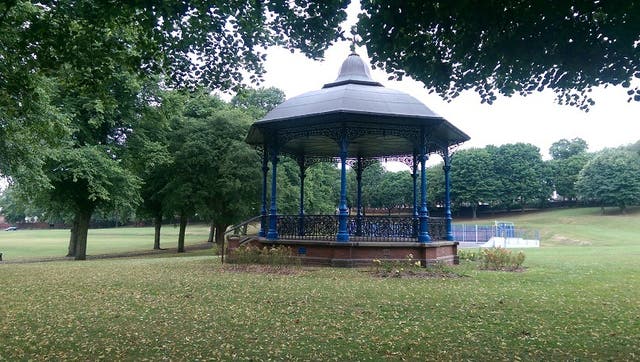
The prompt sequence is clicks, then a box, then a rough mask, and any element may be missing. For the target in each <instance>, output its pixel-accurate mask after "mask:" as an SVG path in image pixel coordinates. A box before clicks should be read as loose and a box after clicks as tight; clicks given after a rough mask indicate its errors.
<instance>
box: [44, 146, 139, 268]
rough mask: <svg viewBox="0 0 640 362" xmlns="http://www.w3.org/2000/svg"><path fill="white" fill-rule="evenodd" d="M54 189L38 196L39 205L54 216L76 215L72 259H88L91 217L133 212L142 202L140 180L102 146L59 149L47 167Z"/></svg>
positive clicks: (71, 251) (72, 234)
mask: <svg viewBox="0 0 640 362" xmlns="http://www.w3.org/2000/svg"><path fill="white" fill-rule="evenodd" d="M45 170H46V174H47V178H48V179H49V183H50V185H51V188H47V189H45V190H41V191H40V192H39V193H38V194H37V195H35V200H34V201H35V204H36V205H39V206H41V207H43V208H44V209H45V210H47V211H49V212H51V213H69V214H71V215H73V224H72V228H71V238H70V240H69V253H68V256H74V257H75V259H76V260H84V259H86V251H87V231H88V230H89V221H90V220H91V215H92V214H93V212H94V211H96V210H97V209H98V208H100V209H102V210H125V209H132V208H133V207H135V205H136V204H137V203H138V202H139V195H138V187H139V179H138V178H137V177H135V176H134V175H133V174H131V173H130V172H129V171H128V170H126V169H125V168H123V167H122V164H121V162H120V161H119V160H117V159H114V158H113V155H112V153H111V152H109V148H108V147H106V146H101V145H88V146H83V147H70V148H65V149H60V150H56V151H55V152H53V153H52V154H51V155H50V157H49V158H48V159H47V163H46V164H45Z"/></svg>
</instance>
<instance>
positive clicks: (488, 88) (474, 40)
mask: <svg viewBox="0 0 640 362" xmlns="http://www.w3.org/2000/svg"><path fill="white" fill-rule="evenodd" d="M361 6H362V9H363V10H364V12H363V13H362V14H361V15H360V16H359V21H358V24H357V31H358V34H359V35H360V36H361V37H362V43H363V44H364V45H366V47H367V52H368V54H369V56H370V57H371V62H372V64H373V65H375V66H376V67H379V68H382V69H384V70H385V71H386V72H387V73H392V74H393V75H392V78H395V79H402V77H403V76H405V75H407V76H411V77H412V78H413V79H416V80H419V81H422V82H424V84H425V85H426V87H427V88H429V89H430V90H432V91H436V92H438V93H439V94H440V95H441V96H443V97H445V98H446V99H451V98H454V97H457V96H458V95H459V94H460V93H461V92H463V91H465V90H469V89H473V90H474V91H476V92H477V93H478V94H479V95H480V97H481V98H482V102H488V103H490V104H491V103H492V102H493V101H495V100H496V95H497V94H503V95H506V96H511V95H513V94H520V95H527V94H531V93H532V92H534V91H542V90H544V89H551V90H553V91H554V92H556V94H557V98H556V99H557V101H558V102H559V103H561V104H568V105H572V106H577V107H580V108H581V109H584V110H588V108H589V106H590V105H592V104H594V101H593V100H592V99H591V98H590V96H589V91H590V90H591V89H592V88H593V87H596V86H599V85H605V86H606V85H622V86H623V87H625V88H630V89H629V90H628V95H629V100H631V99H633V100H635V101H640V88H638V87H637V85H636V86H635V87H634V86H632V85H631V84H632V83H633V81H634V80H635V81H637V80H638V79H639V78H640V60H639V59H638V57H637V41H638V38H639V36H640V31H639V30H638V29H637V27H635V24H637V23H639V22H640V15H639V14H640V7H639V5H638V4H637V3H634V2H626V3H624V4H618V3H613V2H602V1H585V2H581V3H576V2H574V1H555V2H553V4H550V3H549V2H537V3H530V2H519V3H508V4H507V3H504V2H491V3H487V2H473V3H470V2H466V1H461V2H451V1H441V0H432V1H419V2H403V3H400V2H390V1H386V0H374V1H363V2H362V3H361Z"/></svg>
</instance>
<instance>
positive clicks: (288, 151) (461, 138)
mask: <svg viewBox="0 0 640 362" xmlns="http://www.w3.org/2000/svg"><path fill="white" fill-rule="evenodd" d="M467 140H469V136H467V135H466V134H465V133H464V132H462V131H461V130H459V129H458V128H456V127H455V126H453V125H452V124H451V123H449V122H448V121H447V120H445V119H444V118H442V117H441V116H439V115H437V114H435V113H434V112H433V111H431V110H430V109H429V108H428V107H427V106H425V105H424V104H423V103H421V102H420V101H418V100H417V99H415V98H414V97H412V96H410V95H408V94H405V93H403V92H399V91H396V90H393V89H389V88H385V87H384V86H382V84H380V83H379V82H376V81H375V80H373V79H372V78H371V75H370V72H369V68H368V66H367V65H366V64H365V63H364V62H363V61H362V59H361V58H360V56H358V54H356V53H352V54H350V55H349V56H348V57H347V59H346V60H345V61H344V63H343V64H342V67H341V69H340V73H339V75H338V78H337V79H336V80H335V81H333V82H331V83H327V84H325V85H324V86H323V87H322V89H320V90H317V91H311V92H308V93H304V94H302V95H300V96H297V97H293V98H291V99H289V100H287V101H285V102H283V103H282V104H280V105H279V106H278V107H276V108H274V109H273V110H272V111H271V112H269V113H268V114H267V115H266V116H265V117H264V118H263V119H260V120H258V121H256V122H255V123H254V124H253V125H252V126H251V128H250V130H249V134H248V136H247V138H246V142H247V143H249V144H251V145H253V146H254V147H256V148H258V149H259V150H260V151H261V152H262V207H261V226H260V233H259V236H258V237H257V238H256V239H255V240H253V243H257V244H259V245H263V246H271V245H286V246H290V247H291V249H292V251H293V253H294V254H295V256H297V257H299V258H301V259H302V261H303V262H305V263H316V264H318V263H319V264H330V265H340V266H354V265H361V264H366V263H370V262H371V260H373V259H404V258H406V257H407V255H409V254H411V255H412V256H413V257H414V259H417V260H420V261H421V262H422V263H423V264H426V263H431V262H436V261H441V262H446V263H454V262H455V261H456V258H457V257H456V253H457V243H456V242H455V241H454V240H453V234H452V231H451V222H452V219H451V210H450V198H449V190H450V178H449V171H450V160H451V157H450V150H451V149H452V147H454V146H456V145H458V144H460V143H462V142H465V141H467ZM432 154H438V155H440V156H441V157H442V159H443V161H444V171H445V205H444V209H445V212H444V217H443V218H434V217H430V216H429V210H428V208H427V182H428V180H427V175H426V165H425V163H426V161H427V159H428V158H429V156H430V155H432ZM281 156H287V157H291V158H293V159H294V160H296V161H297V163H298V166H299V180H300V196H299V198H300V200H299V205H300V207H299V213H298V214H297V215H280V214H278V205H277V195H276V192H277V188H276V179H277V178H276V175H277V170H278V161H279V157H281ZM380 159H386V160H397V161H401V162H403V163H405V164H407V165H408V166H409V167H410V168H411V171H412V177H413V195H414V197H413V213H412V215H406V216H378V215H363V207H362V187H361V180H362V171H363V170H364V169H365V168H366V167H367V166H368V165H369V164H371V163H372V161H374V160H380ZM326 161H329V162H336V163H339V165H340V180H336V182H340V199H339V200H336V203H337V205H338V211H337V215H307V214H305V210H304V180H305V171H306V169H307V168H308V167H309V166H310V165H312V164H314V163H317V162H326ZM347 166H349V167H351V168H352V169H353V170H354V171H355V173H356V182H357V185H356V190H357V192H356V194H357V195H356V208H355V209H356V212H355V215H350V214H349V209H348V208H347ZM269 171H271V172H270V175H269ZM268 177H271V187H270V197H268V196H269V195H268V192H269V190H268V187H267V186H268V182H267V180H268ZM268 199H270V202H269V204H267V200H268Z"/></svg>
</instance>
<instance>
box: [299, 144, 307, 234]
mask: <svg viewBox="0 0 640 362" xmlns="http://www.w3.org/2000/svg"><path fill="white" fill-rule="evenodd" d="M298 166H299V167H300V175H299V176H300V212H299V215H298V217H299V220H298V223H299V224H298V235H300V236H304V179H305V177H306V173H305V171H306V168H305V166H304V155H302V156H300V157H298Z"/></svg>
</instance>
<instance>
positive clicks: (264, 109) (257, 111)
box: [231, 87, 286, 119]
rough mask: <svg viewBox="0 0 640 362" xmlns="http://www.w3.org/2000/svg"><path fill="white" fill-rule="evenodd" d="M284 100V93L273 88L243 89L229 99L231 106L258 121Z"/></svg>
mask: <svg viewBox="0 0 640 362" xmlns="http://www.w3.org/2000/svg"><path fill="white" fill-rule="evenodd" d="M285 98H286V97H285V94H284V92H283V91H282V90H280V89H278V88H275V87H269V88H258V89H251V88H243V89H241V90H239V91H238V93H236V95H235V96H234V97H233V98H232V99H231V105H232V106H234V107H238V108H240V109H243V110H245V111H246V112H247V113H249V114H251V115H252V116H253V117H254V118H255V119H259V118H262V117H264V116H265V114H267V113H268V112H269V111H271V110H272V109H273V108H275V107H276V106H278V105H279V104H280V103H282V102H284V100H285Z"/></svg>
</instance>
